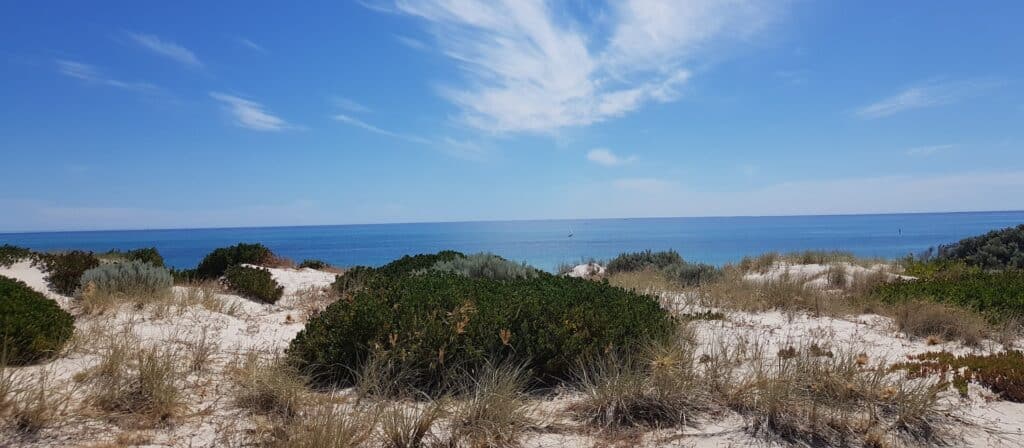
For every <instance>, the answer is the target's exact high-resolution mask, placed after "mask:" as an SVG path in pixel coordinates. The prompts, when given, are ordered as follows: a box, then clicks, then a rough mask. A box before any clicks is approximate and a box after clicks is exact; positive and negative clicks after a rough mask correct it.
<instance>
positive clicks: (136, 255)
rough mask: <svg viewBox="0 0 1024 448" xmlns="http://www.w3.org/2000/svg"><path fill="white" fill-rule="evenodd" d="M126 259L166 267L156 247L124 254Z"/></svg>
mask: <svg viewBox="0 0 1024 448" xmlns="http://www.w3.org/2000/svg"><path fill="white" fill-rule="evenodd" d="M124 256H125V258H127V259H128V260H129V261H139V262H143V263H149V264H151V265H153V266H157V267H162V266H164V257H163V256H162V255H160V251H158V250H156V248H155V247H144V248H141V249H133V250H130V251H128V252H125V254H124Z"/></svg>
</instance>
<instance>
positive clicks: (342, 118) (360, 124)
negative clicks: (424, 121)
mask: <svg viewBox="0 0 1024 448" xmlns="http://www.w3.org/2000/svg"><path fill="white" fill-rule="evenodd" d="M334 119H335V120H337V121H339V122H342V123H345V124H347V125H349V126H355V127H357V128H361V129H364V130H367V131H370V132H373V133H375V134H380V135H384V136H388V137H391V138H397V139H399V140H405V141H408V142H413V143H421V144H431V143H432V142H431V141H430V140H429V139H426V138H423V137H418V136H415V135H407V134H401V133H398V132H392V131H389V130H387V129H381V128H379V127H377V126H374V125H372V124H369V123H367V122H365V121H362V120H360V119H358V118H354V117H351V116H349V115H345V114H338V115H335V116H334Z"/></svg>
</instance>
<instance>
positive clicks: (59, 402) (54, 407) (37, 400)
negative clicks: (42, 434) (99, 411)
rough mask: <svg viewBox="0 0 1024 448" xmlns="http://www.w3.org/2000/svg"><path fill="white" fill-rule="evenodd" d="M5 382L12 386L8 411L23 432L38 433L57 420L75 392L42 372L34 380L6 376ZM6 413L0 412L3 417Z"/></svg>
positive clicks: (17, 427) (19, 430)
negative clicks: (56, 382)
mask: <svg viewBox="0 0 1024 448" xmlns="http://www.w3.org/2000/svg"><path fill="white" fill-rule="evenodd" d="M3 376H4V377H6V378H4V379H3V381H5V382H7V381H9V382H10V383H9V384H8V385H6V386H4V385H2V384H0V387H5V388H7V391H6V394H7V397H5V399H6V401H7V404H6V406H7V408H8V409H7V412H9V417H10V420H11V422H12V423H13V425H14V428H15V429H16V430H17V431H18V432H21V433H36V432H39V431H40V430H41V429H43V428H46V427H48V426H51V425H52V424H54V423H55V422H57V421H58V419H59V418H60V416H61V415H62V414H63V413H64V411H65V410H66V409H67V408H68V407H69V406H70V403H71V397H72V394H73V391H70V390H68V389H67V388H66V387H65V386H64V385H62V384H55V382H54V381H53V379H52V378H51V377H50V373H49V372H48V371H47V370H41V371H39V372H38V373H37V375H36V376H35V377H33V378H28V377H26V378H15V377H13V374H3ZM2 415H5V413H0V416H2Z"/></svg>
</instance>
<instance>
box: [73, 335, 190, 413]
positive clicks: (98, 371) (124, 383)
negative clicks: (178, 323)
mask: <svg viewBox="0 0 1024 448" xmlns="http://www.w3.org/2000/svg"><path fill="white" fill-rule="evenodd" d="M179 364H181V362H180V361H179V359H178V353H177V352H176V351H174V350H172V349H166V348H159V347H149V346H143V345H141V344H139V341H138V340H136V339H134V338H131V337H127V336H123V335H121V336H115V337H111V338H110V339H108V340H106V341H105V345H104V346H103V347H101V350H100V362H99V364H98V365H97V366H95V367H94V368H92V369H90V370H89V371H87V372H86V373H85V374H84V375H83V377H82V380H83V381H85V382H87V384H88V385H89V386H90V391H91V392H90V394H89V400H90V403H92V404H93V405H94V406H95V407H96V408H98V409H100V410H103V411H106V412H111V413H113V414H115V415H121V416H131V417H135V418H141V419H142V420H134V422H135V423H140V424H142V423H156V422H164V421H167V420H168V419H171V418H173V417H174V416H176V415H178V413H179V412H180V411H181V409H182V408H183V407H184V399H183V396H182V391H181V386H182V381H183V380H184V375H185V373H186V371H185V370H184V369H182V368H179Z"/></svg>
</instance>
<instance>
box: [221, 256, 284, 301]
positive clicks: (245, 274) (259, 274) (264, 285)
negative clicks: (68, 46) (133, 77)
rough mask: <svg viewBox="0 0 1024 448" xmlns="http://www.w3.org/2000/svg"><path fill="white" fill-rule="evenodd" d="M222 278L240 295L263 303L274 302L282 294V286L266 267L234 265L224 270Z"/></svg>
mask: <svg viewBox="0 0 1024 448" xmlns="http://www.w3.org/2000/svg"><path fill="white" fill-rule="evenodd" d="M224 280H225V281H226V282H227V284H228V287H229V288H231V289H232V290H233V291H235V292H237V293H238V294H239V295H241V296H242V297H247V298H250V299H253V300H258V301H260V302H264V303H276V302H277V301H278V300H279V299H280V298H281V295H282V294H284V287H283V286H280V285H278V284H277V281H275V280H274V277H273V276H272V275H270V271H268V270H266V269H261V268H250V267H248V266H239V265H234V266H231V267H229V268H228V269H227V271H225V272H224Z"/></svg>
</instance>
